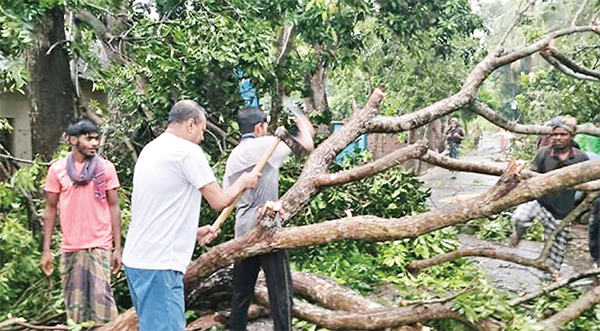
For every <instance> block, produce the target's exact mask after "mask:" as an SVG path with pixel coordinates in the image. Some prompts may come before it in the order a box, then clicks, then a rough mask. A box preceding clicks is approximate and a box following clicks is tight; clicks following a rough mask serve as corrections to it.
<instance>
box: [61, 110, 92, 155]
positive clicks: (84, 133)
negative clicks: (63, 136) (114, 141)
mask: <svg viewBox="0 0 600 331" xmlns="http://www.w3.org/2000/svg"><path fill="white" fill-rule="evenodd" d="M67 135H68V136H69V144H70V145H71V147H72V148H73V152H75V153H78V154H81V155H82V156H83V157H84V158H91V157H93V156H94V155H96V153H97V152H98V146H99V144H100V140H99V134H98V127H97V126H96V125H95V124H94V123H92V122H91V121H90V120H87V119H84V120H80V121H79V122H77V123H75V124H71V125H69V128H68V129H67Z"/></svg>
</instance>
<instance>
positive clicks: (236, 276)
mask: <svg viewBox="0 0 600 331" xmlns="http://www.w3.org/2000/svg"><path fill="white" fill-rule="evenodd" d="M288 108H289V109H291V110H292V111H294V110H298V109H297V108H294V107H290V106H288ZM295 114H296V125H297V126H298V131H299V134H298V136H297V137H291V136H290V135H289V134H286V133H283V132H281V131H280V130H279V129H278V132H277V136H270V135H268V134H267V130H268V121H267V118H266V116H265V115H264V114H263V113H262V112H261V110H260V109H258V108H255V107H247V108H245V109H244V110H242V111H241V112H240V113H239V114H238V118H237V121H238V124H239V127H240V130H241V131H242V134H243V135H242V140H241V142H240V144H239V145H238V146H237V147H236V148H234V149H233V151H232V152H231V155H230V156H229V158H228V159H227V165H226V167H225V176H224V178H223V186H224V187H227V186H228V185H230V183H233V182H235V180H236V179H237V178H238V177H239V176H240V175H241V174H242V173H244V172H246V171H248V170H249V169H251V168H252V167H254V166H255V165H257V164H258V163H259V162H260V159H261V156H263V155H264V154H265V152H267V154H268V153H270V151H269V149H270V148H273V149H274V150H273V152H272V155H271V156H270V157H269V158H268V160H267V161H266V162H265V164H264V167H263V168H262V170H260V169H259V171H260V172H261V173H262V176H261V178H260V179H259V181H258V184H257V186H256V187H255V188H253V189H251V190H246V191H245V192H244V194H243V195H242V197H241V198H240V200H239V201H238V202H237V204H236V210H237V213H236V222H235V236H236V237H240V236H243V235H245V234H246V233H248V232H250V231H251V230H252V229H253V228H254V227H255V226H256V225H257V224H258V221H259V213H260V209H261V207H262V206H263V205H265V203H267V202H269V201H277V200H278V196H277V192H278V181H279V168H280V167H281V166H282V164H283V160H284V159H285V158H286V157H287V156H289V155H290V154H291V153H292V152H296V153H298V152H300V151H306V152H311V151H312V150H313V149H314V144H313V135H314V129H313V127H312V125H311V124H310V121H309V120H308V118H306V116H304V114H302V113H301V112H297V111H296V112H295ZM290 138H292V139H290ZM282 141H284V142H285V143H284V142H282ZM278 225H279V226H281V224H278ZM213 227H214V225H213ZM261 267H262V269H263V271H264V272H265V277H266V280H267V288H268V290H269V302H270V304H271V312H272V315H273V322H274V328H275V330H291V329H292V298H293V295H292V278H291V273H290V268H289V263H288V256H287V252H286V251H276V252H271V253H267V254H263V255H258V256H253V257H250V258H247V259H245V260H242V261H238V262H236V263H235V265H234V269H233V297H232V299H231V317H230V330H246V320H247V315H248V306H249V305H250V302H251V301H252V298H253V295H254V286H255V284H256V279H257V276H258V272H259V269H260V268H261Z"/></svg>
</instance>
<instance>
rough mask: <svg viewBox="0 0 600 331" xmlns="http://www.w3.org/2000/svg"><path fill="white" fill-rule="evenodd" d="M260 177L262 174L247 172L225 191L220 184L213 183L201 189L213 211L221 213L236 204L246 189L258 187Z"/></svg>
mask: <svg viewBox="0 0 600 331" xmlns="http://www.w3.org/2000/svg"><path fill="white" fill-rule="evenodd" d="M259 177H260V173H259V174H253V173H251V172H245V173H243V174H242V175H241V176H240V178H238V179H237V180H236V181H235V182H234V183H233V184H231V186H229V187H227V188H226V189H224V190H223V189H221V186H220V185H219V183H217V182H212V183H210V184H206V185H204V186H203V187H202V188H200V192H201V193H202V196H203V197H204V198H205V199H206V201H208V203H209V204H210V206H211V207H212V209H214V210H216V211H220V210H221V209H224V208H226V207H228V206H229V205H231V204H232V203H234V202H235V198H236V197H237V196H238V194H240V193H242V192H243V191H244V190H245V189H247V188H254V187H256V184H257V183H258V178H259Z"/></svg>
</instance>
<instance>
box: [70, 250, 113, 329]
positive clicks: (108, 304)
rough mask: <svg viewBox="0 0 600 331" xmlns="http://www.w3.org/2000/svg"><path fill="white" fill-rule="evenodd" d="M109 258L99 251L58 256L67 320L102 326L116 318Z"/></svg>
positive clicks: (106, 253) (109, 255) (83, 251)
mask: <svg viewBox="0 0 600 331" xmlns="http://www.w3.org/2000/svg"><path fill="white" fill-rule="evenodd" d="M110 258H111V252H110V251H109V250H105V249H100V248H93V249H85V250H81V251H77V252H69V253H63V254H62V259H61V264H60V275H61V281H62V286H63V294H64V297H65V305H66V308H67V318H70V319H72V320H73V321H74V322H76V323H81V322H85V321H95V322H96V323H97V324H104V323H107V322H109V321H111V320H113V319H115V318H116V317H117V314H118V313H117V306H116V304H115V299H114V297H113V292H112V289H111V287H110Z"/></svg>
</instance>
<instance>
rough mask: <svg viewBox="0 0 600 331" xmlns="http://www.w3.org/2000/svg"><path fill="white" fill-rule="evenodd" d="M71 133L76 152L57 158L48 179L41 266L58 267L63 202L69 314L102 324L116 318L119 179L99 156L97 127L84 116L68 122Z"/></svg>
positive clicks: (64, 274)
mask: <svg viewBox="0 0 600 331" xmlns="http://www.w3.org/2000/svg"><path fill="white" fill-rule="evenodd" d="M68 135H69V144H70V145H71V147H72V151H71V153H69V155H68V156H67V157H64V158H61V159H59V160H57V161H56V162H54V163H53V164H52V165H51V166H50V169H48V176H47V177H46V185H45V191H46V207H45V209H44V242H43V253H42V259H41V266H40V267H41V269H42V271H43V272H44V273H45V274H46V275H47V276H50V275H51V274H52V271H53V269H54V268H53V264H54V259H53V257H52V253H51V251H50V246H51V243H52V233H53V231H54V223H55V220H56V216H57V205H58V210H60V228H61V231H62V234H63V236H62V246H61V248H62V258H61V268H60V269H61V270H60V273H61V281H62V285H63V293H64V297H65V305H66V308H67V318H69V319H72V320H73V321H74V322H77V323H80V322H84V321H90V320H91V321H95V322H96V323H97V324H103V323H107V322H109V321H110V320H112V319H114V318H116V317H117V308H116V304H115V300H114V297H113V293H112V289H111V287H110V271H111V265H112V270H113V272H115V273H116V272H118V271H119V270H120V268H121V211H120V209H119V197H118V192H117V188H118V187H119V179H118V178H117V172H116V170H115V166H114V165H113V164H112V163H111V162H110V161H108V160H106V159H104V158H102V157H100V156H98V155H97V152H98V144H99V140H98V128H97V127H96V125H94V124H93V123H92V122H90V121H89V120H81V121H79V122H78V123H76V124H73V125H71V126H69V128H68ZM113 241H114V252H112V254H111V251H112V248H113Z"/></svg>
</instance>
